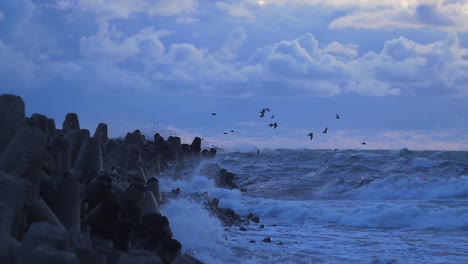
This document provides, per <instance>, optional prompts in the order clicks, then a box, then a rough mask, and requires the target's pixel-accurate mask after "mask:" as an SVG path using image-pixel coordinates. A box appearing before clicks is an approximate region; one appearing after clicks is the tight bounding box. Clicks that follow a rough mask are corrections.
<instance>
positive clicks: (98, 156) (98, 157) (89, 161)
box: [75, 138, 103, 182]
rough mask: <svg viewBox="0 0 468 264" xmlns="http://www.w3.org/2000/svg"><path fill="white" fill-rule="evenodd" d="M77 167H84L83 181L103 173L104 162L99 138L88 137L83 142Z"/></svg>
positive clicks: (76, 163)
mask: <svg viewBox="0 0 468 264" xmlns="http://www.w3.org/2000/svg"><path fill="white" fill-rule="evenodd" d="M75 167H79V168H81V169H82V175H81V179H80V181H81V182H88V181H90V180H91V179H93V178H95V177H98V176H99V175H101V172H102V169H103V164H102V152H101V144H100V143H99V140H97V139H95V138H87V139H86V140H84V142H83V143H82V144H81V148H80V152H79V153H78V157H77V159H76V162H75Z"/></svg>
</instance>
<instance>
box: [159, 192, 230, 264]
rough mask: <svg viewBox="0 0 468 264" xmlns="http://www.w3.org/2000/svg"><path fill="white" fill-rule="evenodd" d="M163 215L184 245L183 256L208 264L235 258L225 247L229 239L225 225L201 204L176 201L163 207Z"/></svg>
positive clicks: (179, 199) (182, 199) (191, 201)
mask: <svg viewBox="0 0 468 264" xmlns="http://www.w3.org/2000/svg"><path fill="white" fill-rule="evenodd" d="M162 213H163V214H164V215H166V216H167V217H168V219H169V220H170V223H171V229H172V230H173V234H174V237H175V238H176V239H177V240H179V241H180V242H181V243H182V245H183V247H182V250H183V252H186V253H188V254H191V255H193V256H195V257H196V258H198V259H200V260H202V261H204V262H206V263H217V262H218V263H219V261H220V260H222V259H225V260H226V261H227V260H229V259H232V258H233V256H232V252H231V251H230V250H229V248H228V247H226V246H225V243H226V239H227V237H226V236H227V235H226V233H225V231H224V229H223V226H222V225H221V222H220V221H219V219H217V218H216V217H214V216H212V215H211V214H210V212H209V211H208V210H207V209H206V208H205V207H204V205H203V204H202V203H201V202H200V201H196V200H190V199H187V198H177V199H173V200H171V201H170V202H169V203H168V204H167V205H165V206H164V207H163V209H162Z"/></svg>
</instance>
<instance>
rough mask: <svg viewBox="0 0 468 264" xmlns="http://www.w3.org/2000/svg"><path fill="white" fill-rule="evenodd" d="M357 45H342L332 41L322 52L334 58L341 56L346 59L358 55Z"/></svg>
mask: <svg viewBox="0 0 468 264" xmlns="http://www.w3.org/2000/svg"><path fill="white" fill-rule="evenodd" d="M357 49H358V45H356V44H352V43H350V44H347V45H343V44H341V43H339V42H337V41H333V42H332V43H330V44H328V45H327V46H326V47H325V48H324V49H323V51H324V52H325V53H328V54H332V55H334V56H343V57H347V58H352V57H356V56H357V55H358V50H357Z"/></svg>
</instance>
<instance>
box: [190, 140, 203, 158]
mask: <svg viewBox="0 0 468 264" xmlns="http://www.w3.org/2000/svg"><path fill="white" fill-rule="evenodd" d="M201 142H202V140H201V138H199V137H195V138H194V139H193V141H192V144H191V145H190V147H191V148H192V151H193V153H194V154H200V151H201Z"/></svg>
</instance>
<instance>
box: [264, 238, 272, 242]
mask: <svg viewBox="0 0 468 264" xmlns="http://www.w3.org/2000/svg"><path fill="white" fill-rule="evenodd" d="M263 242H266V243H270V242H271V238H270V237H265V238H264V239H263Z"/></svg>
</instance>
